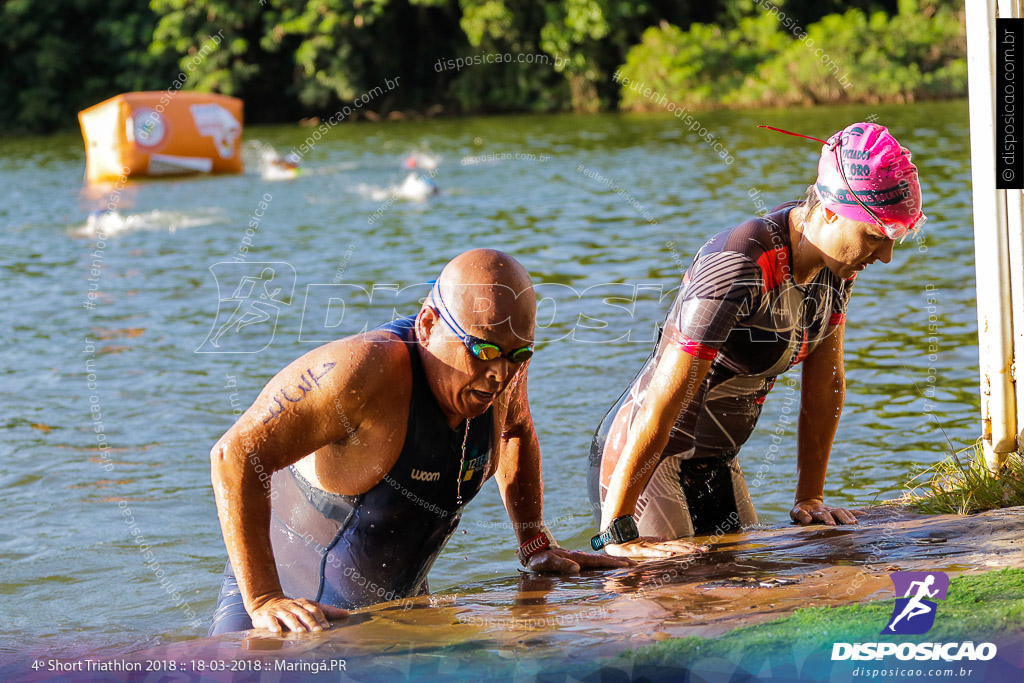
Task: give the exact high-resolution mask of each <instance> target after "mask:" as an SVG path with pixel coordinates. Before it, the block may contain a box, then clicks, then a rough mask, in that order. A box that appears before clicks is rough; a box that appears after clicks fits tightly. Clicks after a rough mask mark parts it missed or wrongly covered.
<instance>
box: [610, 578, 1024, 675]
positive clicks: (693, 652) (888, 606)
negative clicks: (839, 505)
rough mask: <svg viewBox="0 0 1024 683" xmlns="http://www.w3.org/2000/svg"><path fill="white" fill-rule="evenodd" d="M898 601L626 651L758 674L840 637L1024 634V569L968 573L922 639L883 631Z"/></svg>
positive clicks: (813, 610) (808, 613) (807, 612)
mask: <svg viewBox="0 0 1024 683" xmlns="http://www.w3.org/2000/svg"><path fill="white" fill-rule="evenodd" d="M894 603H895V601H894V600H879V601H875V602H869V603H867V604H864V605H848V606H843V607H808V608H805V609H800V610H797V611H796V612H794V613H793V614H790V615H788V616H785V617H783V618H781V619H776V620H774V621H769V622H767V623H763V624H757V625H754V626H746V627H743V628H738V629H735V630H733V631H730V632H728V633H726V634H724V635H722V636H719V637H718V638H714V639H707V638H693V637H691V638H679V639H675V640H667V641H664V642H661V643H657V644H655V645H651V646H649V647H646V648H642V649H638V650H635V651H632V652H627V653H624V654H622V655H620V658H625V659H630V660H631V661H633V662H634V663H635V664H642V665H671V664H674V665H678V664H680V663H685V662H688V661H694V660H696V659H699V658H706V657H722V658H724V659H727V660H728V661H731V662H736V663H737V664H738V665H741V666H744V667H745V668H746V669H747V670H748V671H751V670H753V671H756V670H757V669H758V668H759V667H760V666H761V664H762V663H763V662H764V660H765V659H766V658H768V657H772V656H773V655H791V654H793V653H794V652H795V651H796V652H804V653H810V652H826V651H831V649H832V644H833V643H836V642H887V641H888V642H949V641H964V640H973V641H974V642H979V639H982V638H986V637H994V636H998V635H1000V634H1007V633H1020V632H1021V631H1024V569H1002V570H999V571H994V572H988V573H985V574H978V575H970V576H960V577H957V578H954V579H953V580H952V581H951V582H950V586H949V593H948V596H947V598H946V599H945V600H943V601H939V603H938V604H939V607H938V612H937V615H936V618H935V625H934V626H933V627H932V629H931V630H930V631H928V633H926V634H924V635H919V636H905V635H881V633H880V632H881V630H882V629H883V628H885V626H886V624H887V623H888V620H889V618H890V617H891V615H892V608H893V604H894Z"/></svg>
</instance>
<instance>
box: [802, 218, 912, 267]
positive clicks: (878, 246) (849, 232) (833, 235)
mask: <svg viewBox="0 0 1024 683" xmlns="http://www.w3.org/2000/svg"><path fill="white" fill-rule="evenodd" d="M819 210H820V211H822V212H823V219H822V222H821V232H820V234H819V239H818V245H817V246H818V248H819V249H820V250H821V252H822V255H823V256H824V259H825V266H826V267H827V268H828V269H829V270H831V271H832V272H833V273H835V274H836V275H837V276H838V277H840V278H843V279H844V280H845V279H849V278H851V277H853V276H854V275H855V274H856V273H858V272H860V271H862V270H864V269H865V268H867V267H868V266H869V265H871V264H872V263H874V262H875V261H881V262H882V263H889V261H891V260H892V250H893V247H894V246H895V244H896V241H895V240H892V239H889V238H888V237H886V236H885V235H883V234H882V230H881V228H879V227H878V226H877V225H875V224H874V223H861V222H859V221H855V220H851V219H849V218H843V217H842V216H840V215H838V214H835V213H832V212H831V211H829V210H828V209H825V208H823V207H822V208H820V209H819Z"/></svg>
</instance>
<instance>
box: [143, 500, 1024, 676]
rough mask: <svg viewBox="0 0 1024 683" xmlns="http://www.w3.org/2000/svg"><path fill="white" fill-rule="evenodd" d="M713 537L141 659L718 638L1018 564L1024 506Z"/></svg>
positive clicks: (553, 654) (416, 658) (592, 652)
mask: <svg viewBox="0 0 1024 683" xmlns="http://www.w3.org/2000/svg"><path fill="white" fill-rule="evenodd" d="M713 540H714V541H715V542H714V543H713V545H712V547H711V550H710V552H709V553H708V554H707V555H706V556H703V557H700V558H685V557H683V558H678V559H667V560H653V561H648V562H644V563H643V564H640V565H638V566H637V567H633V568H629V569H619V570H615V571H607V572H588V573H585V574H583V575H581V576H573V577H553V576H541V575H535V574H527V573H522V574H520V576H519V577H518V579H517V578H505V579H497V580H494V581H489V582H484V583H478V584H472V585H468V586H465V587H464V591H465V592H457V593H456V592H453V593H445V594H439V595H432V596H423V597H417V598H413V599H410V600H404V601H394V602H391V603H385V604H382V605H377V606H374V607H371V608H367V609H364V610H360V611H358V612H355V613H353V614H352V615H351V616H350V618H349V619H348V620H347V621H344V622H339V623H337V624H335V625H334V626H333V628H331V629H330V630H328V631H325V632H322V633H317V634H292V635H289V636H282V637H274V636H272V635H270V634H269V633H268V632H265V631H263V632H257V631H253V632H248V633H239V634H228V635H224V636H219V637H216V638H207V639H201V640H196V641H189V642H183V643H174V644H170V645H167V646H164V647H159V648H154V649H151V650H147V651H146V652H144V653H140V654H139V655H137V657H136V658H137V659H160V660H177V661H196V660H206V661H217V660H219V661H230V660H236V659H261V658H262V659H266V658H282V657H283V658H287V659H301V660H309V661H321V660H330V659H336V658H344V659H345V660H346V663H347V668H346V670H347V671H348V672H349V674H350V675H352V673H353V672H354V671H357V670H359V669H361V668H372V669H376V670H380V668H381V667H389V666H390V667H392V668H393V669H397V670H399V671H402V670H404V671H406V672H408V671H409V666H410V662H416V663H418V664H420V665H422V663H423V662H424V661H431V660H434V659H436V662H437V664H436V669H435V670H436V671H437V672H438V673H441V674H443V673H444V668H445V667H446V666H454V665H453V664H452V663H451V662H452V661H458V659H459V658H460V657H463V656H464V655H465V656H469V655H472V656H480V655H481V654H484V655H486V656H488V657H490V658H492V659H499V660H500V659H503V658H507V659H509V660H511V659H514V658H522V657H523V656H528V657H529V658H530V659H532V660H543V659H545V658H549V659H555V658H557V659H559V660H561V661H563V662H564V661H566V660H568V661H574V660H575V661H589V660H593V659H594V658H596V657H602V656H611V655H614V654H617V653H618V652H621V651H623V650H625V649H629V648H635V647H638V646H642V645H647V644H651V643H653V642H656V641H659V640H665V639H668V638H675V637H684V636H704V637H712V636H715V635H718V634H721V633H724V632H726V631H729V630H732V629H734V628H737V627H740V626H747V625H751V624H755V623H759V622H763V621H767V620H771V619H775V618H778V617H781V616H783V615H785V614H788V613H790V612H792V611H793V610H796V609H797V608H800V607H808V606H816V605H846V604H853V603H860V602H866V601H869V600H877V599H884V598H891V597H893V590H892V583H891V581H890V579H889V573H890V572H893V571H908V570H925V569H928V570H940V571H945V572H948V573H950V574H951V575H957V574H961V573H973V572H981V571H988V570H993V569H1000V568H1003V567H1024V507H1017V508H1008V509H1004V510H998V511H992V512H986V513H982V514H978V515H974V516H970V517H958V516H954V515H939V516H923V515H916V514H913V513H910V512H907V511H905V510H901V509H898V508H892V507H878V508H873V509H870V510H868V511H867V514H866V515H865V516H864V517H861V518H860V524H859V525H858V526H841V527H825V526H811V527H798V526H789V527H783V528H772V529H769V528H761V529H757V530H750V531H745V532H742V533H734V534H726V535H722V536H718V537H717V538H715V539H713ZM453 658H454V659H453Z"/></svg>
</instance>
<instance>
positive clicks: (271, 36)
mask: <svg viewBox="0 0 1024 683" xmlns="http://www.w3.org/2000/svg"><path fill="white" fill-rule="evenodd" d="M963 11H964V10H963V4H962V2H959V1H958V0H854V1H853V2H843V1H841V0H778V1H777V2H770V1H769V0H703V1H701V2H688V1H680V0H106V1H105V2H102V3H101V2H97V1H96V0H7V1H6V2H5V3H3V4H2V5H0V67H2V69H0V131H4V132H8V133H9V132H16V131H18V132H20V131H31V132H47V131H52V130H58V129H66V128H71V127H74V125H75V124H76V115H77V112H78V111H79V110H81V109H84V108H85V107H88V106H91V105H93V104H96V103H97V102H100V101H102V100H104V99H106V98H108V97H111V96H113V95H116V94H118V93H121V92H127V91H132V90H165V89H168V88H174V87H177V86H176V85H173V84H174V83H175V81H178V83H179V84H180V83H181V79H180V78H179V74H185V75H186V76H187V78H186V79H184V83H183V85H182V86H181V87H183V88H184V89H189V90H200V91H208V92H218V93H222V94H226V95H234V96H236V97H240V98H242V99H243V100H244V101H245V105H246V119H247V120H248V121H250V122H276V121H294V120H296V119H298V118H302V117H309V116H318V115H319V116H324V115H329V114H331V113H333V112H334V111H336V110H337V109H338V108H339V107H340V106H341V105H342V104H345V103H349V102H352V101H353V100H355V99H356V98H357V97H359V96H360V95H362V94H363V93H366V92H368V91H371V90H373V89H374V88H376V87H377V86H380V85H382V84H383V83H384V82H385V79H395V77H396V76H399V77H400V78H401V87H398V88H395V89H393V90H391V91H388V92H385V93H384V94H383V95H382V96H381V97H379V98H375V99H374V100H373V101H372V102H369V103H367V104H366V106H365V108H364V109H362V110H360V111H363V112H366V113H367V114H368V115H370V116H373V115H374V114H376V115H384V114H388V113H391V112H409V111H414V112H428V111H429V112H437V111H443V112H445V113H456V114H457V113H488V112H516V111H522V112H527V111H598V110H603V109H614V108H619V107H621V108H625V109H637V110H642V109H649V108H652V106H651V103H650V102H649V101H648V100H647V98H644V97H643V96H640V97H638V96H637V93H636V92H635V91H634V90H630V89H629V88H627V87H623V86H622V84H621V83H619V82H616V81H615V80H614V79H613V78H612V76H613V74H615V73H616V72H619V73H620V75H626V76H628V77H629V78H631V79H635V80H641V81H643V82H645V83H646V84H647V85H648V86H651V87H653V88H655V89H660V91H661V92H664V93H667V94H668V96H669V97H670V98H672V99H673V100H674V101H676V103H677V104H679V105H687V106H694V107H715V106H755V105H773V104H779V105H782V104H792V103H815V102H831V101H843V100H857V99H863V100H867V101H872V100H884V101H894V100H896V101H898V100H911V99H915V98H923V97H948V96H956V95H963V94H965V92H966V61H965V52H966V48H965V46H964V26H963V24H964V17H963ZM789 24H792V25H796V26H798V27H799V28H800V31H799V32H796V31H794V30H793V29H792V28H791V26H790V25H789ZM801 33H805V34H806V37H805V38H801V37H800V35H801ZM212 36H218V38H219V39H220V40H219V41H218V42H217V44H216V45H214V46H213V49H210V47H209V46H210V45H211V37H212ZM807 38H809V39H810V40H812V41H814V45H819V46H820V45H823V46H827V47H826V50H827V54H828V55H829V57H830V58H831V60H832V64H834V65H838V68H839V69H841V71H839V74H842V73H846V74H847V78H848V80H849V82H851V83H852V84H853V86H852V87H846V88H844V87H843V86H842V85H838V84H837V80H838V78H837V75H836V74H834V73H832V70H831V66H832V64H823V63H822V62H821V61H820V60H819V56H818V55H816V54H815V52H814V48H813V47H812V48H808V46H807ZM455 66H459V67H461V68H454V67H455Z"/></svg>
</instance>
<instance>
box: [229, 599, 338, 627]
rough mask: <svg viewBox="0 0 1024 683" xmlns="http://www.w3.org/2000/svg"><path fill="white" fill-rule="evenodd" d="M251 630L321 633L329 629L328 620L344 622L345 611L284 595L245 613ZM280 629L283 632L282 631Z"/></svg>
mask: <svg viewBox="0 0 1024 683" xmlns="http://www.w3.org/2000/svg"><path fill="white" fill-rule="evenodd" d="M249 616H250V617H252V625H253V627H254V628H265V629H267V630H268V631H271V632H272V633H280V632H281V631H282V630H284V631H323V630H324V629H326V628H330V627H331V625H330V623H329V622H328V619H346V618H348V610H344V609H341V608H339V607H332V606H330V605H322V604H320V603H319V602H313V601H312V600H306V599H304V598H298V599H296V600H292V599H291V598H286V597H284V596H279V597H271V598H269V599H267V600H266V601H264V602H263V603H261V604H260V605H259V606H257V607H256V608H255V609H254V610H252V611H251V612H250V613H249ZM282 627H283V629H282Z"/></svg>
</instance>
